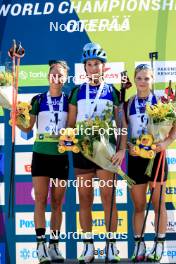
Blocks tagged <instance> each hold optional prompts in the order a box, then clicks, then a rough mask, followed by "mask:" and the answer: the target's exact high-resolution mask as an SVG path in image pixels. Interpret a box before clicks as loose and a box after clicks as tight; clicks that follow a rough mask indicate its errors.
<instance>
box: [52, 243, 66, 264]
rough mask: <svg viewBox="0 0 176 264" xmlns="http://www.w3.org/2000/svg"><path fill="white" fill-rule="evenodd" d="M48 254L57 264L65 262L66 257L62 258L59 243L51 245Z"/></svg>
mask: <svg viewBox="0 0 176 264" xmlns="http://www.w3.org/2000/svg"><path fill="white" fill-rule="evenodd" d="M48 254H49V256H50V258H51V260H52V261H54V262H56V263H61V262H64V257H63V256H62V254H61V252H60V251H59V248H58V243H53V244H50V245H49V248H48Z"/></svg>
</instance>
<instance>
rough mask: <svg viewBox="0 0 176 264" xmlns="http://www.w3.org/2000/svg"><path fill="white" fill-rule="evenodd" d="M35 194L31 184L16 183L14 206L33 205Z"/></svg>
mask: <svg viewBox="0 0 176 264" xmlns="http://www.w3.org/2000/svg"><path fill="white" fill-rule="evenodd" d="M34 201H35V194H34V188H33V185H32V182H17V183H16V204H18V205H26V204H34ZM49 203H50V192H48V200H47V204H49Z"/></svg>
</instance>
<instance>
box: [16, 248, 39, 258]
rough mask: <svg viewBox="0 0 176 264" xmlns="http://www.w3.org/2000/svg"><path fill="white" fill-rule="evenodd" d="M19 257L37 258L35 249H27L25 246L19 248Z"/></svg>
mask: <svg viewBox="0 0 176 264" xmlns="http://www.w3.org/2000/svg"><path fill="white" fill-rule="evenodd" d="M20 258H22V259H23V260H27V259H31V258H32V259H36V258H37V251H36V250H29V249H27V248H23V249H22V250H20Z"/></svg>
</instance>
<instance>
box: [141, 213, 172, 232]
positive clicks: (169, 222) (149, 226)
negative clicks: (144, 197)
mask: <svg viewBox="0 0 176 264" xmlns="http://www.w3.org/2000/svg"><path fill="white" fill-rule="evenodd" d="M166 232H167V233H176V211H175V210H168V211H167V230H166ZM145 233H155V230H154V211H149V215H148V218H147V223H146V229H145Z"/></svg>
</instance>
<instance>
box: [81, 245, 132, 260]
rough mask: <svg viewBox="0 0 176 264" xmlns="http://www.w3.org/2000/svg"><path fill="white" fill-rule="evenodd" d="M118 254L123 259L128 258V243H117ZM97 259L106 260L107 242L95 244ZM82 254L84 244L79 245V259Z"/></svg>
mask: <svg viewBox="0 0 176 264" xmlns="http://www.w3.org/2000/svg"><path fill="white" fill-rule="evenodd" d="M116 245H117V249H118V254H119V256H120V257H121V258H128V244H127V242H117V243H116ZM94 246H95V251H94V255H95V258H96V259H104V258H105V256H106V250H105V242H94ZM81 253H82V243H81V242H78V243H77V257H79V256H80V255H81Z"/></svg>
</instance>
